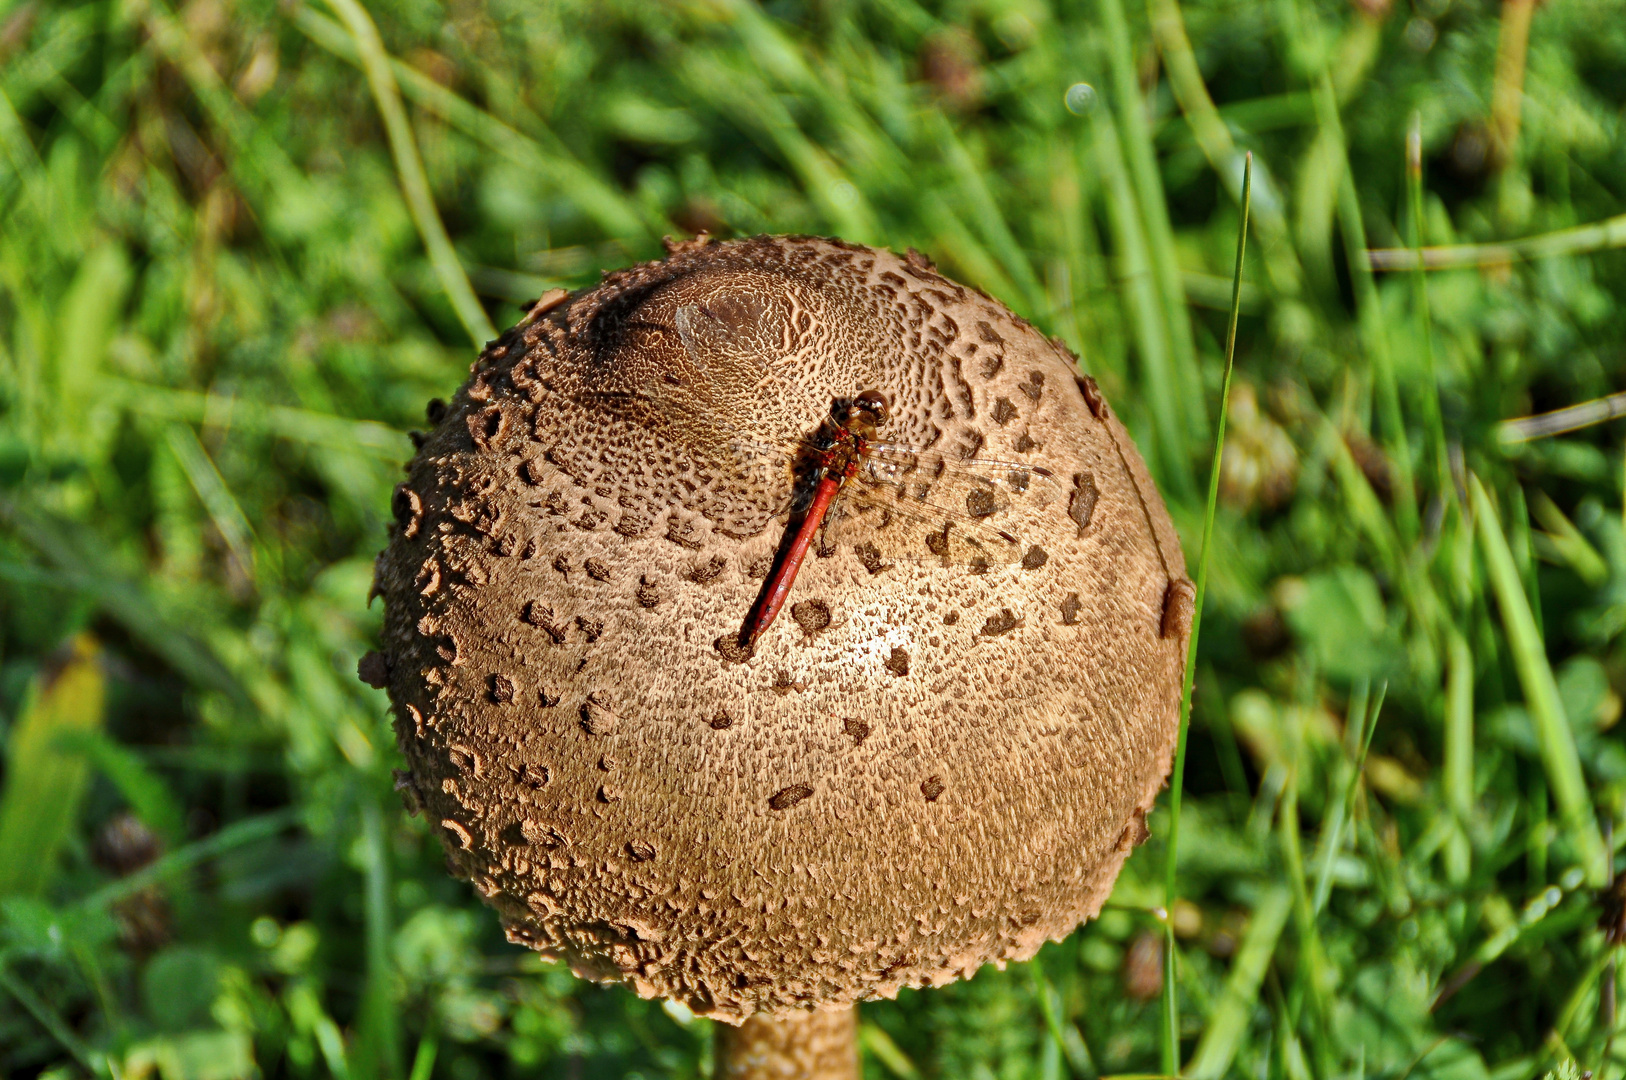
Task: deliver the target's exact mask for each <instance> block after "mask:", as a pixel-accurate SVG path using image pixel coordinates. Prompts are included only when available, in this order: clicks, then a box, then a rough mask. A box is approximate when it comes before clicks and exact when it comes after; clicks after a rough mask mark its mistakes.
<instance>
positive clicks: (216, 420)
mask: <svg viewBox="0 0 1626 1080" xmlns="http://www.w3.org/2000/svg"><path fill="white" fill-rule="evenodd" d="M102 386H103V389H104V392H105V393H107V394H108V395H109V396H111V397H113V398H114V399H116V400H117V401H118V402H119V403H120V404H121V405H123V406H124V407H125V408H127V409H129V410H130V411H132V412H137V413H141V414H143V415H146V416H152V417H156V418H159V419H164V420H175V421H180V422H182V423H187V424H201V425H204V426H206V427H235V428H238V429H241V430H243V431H246V432H252V433H255V434H263V435H272V436H275V437H277V438H281V439H287V440H289V441H290V442H300V443H309V444H310V445H313V446H325V447H329V448H331V449H334V450H354V451H361V452H363V453H367V454H370V455H372V456H374V457H378V458H383V459H384V460H386V461H389V462H390V463H391V464H394V463H395V462H398V461H401V460H402V459H404V458H406V457H408V456H410V454H411V444H410V443H409V442H408V441H407V436H406V434H405V433H404V432H401V431H397V430H395V429H394V428H392V427H389V426H388V425H386V424H380V423H378V422H377V421H374V420H352V419H350V418H349V417H345V416H334V415H332V414H331V413H322V412H315V411H313V410H310V409H298V408H293V407H292V406H288V405H266V404H264V403H262V402H258V401H254V400H252V399H247V398H240V397H235V396H231V395H227V394H215V393H204V392H201V391H197V390H179V389H174V388H171V387H167V386H148V385H146V384H144V383H137V382H130V381H128V380H125V379H117V378H108V379H104V380H103V381H102Z"/></svg>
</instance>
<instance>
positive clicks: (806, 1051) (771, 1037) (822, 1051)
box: [717, 1007, 858, 1080]
mask: <svg viewBox="0 0 1626 1080" xmlns="http://www.w3.org/2000/svg"><path fill="white" fill-rule="evenodd" d="M717 1056H718V1061H719V1068H718V1070H717V1076H718V1080H858V1009H857V1008H856V1007H854V1008H847V1009H835V1010H825V1011H819V1012H805V1013H797V1014H796V1015H795V1016H792V1017H790V1018H788V1019H785V1020H773V1019H770V1018H769V1017H766V1016H761V1015H758V1016H753V1017H751V1018H750V1019H748V1020H747V1021H745V1023H743V1024H741V1025H740V1026H739V1027H729V1026H728V1025H726V1024H719V1025H718V1040H717Z"/></svg>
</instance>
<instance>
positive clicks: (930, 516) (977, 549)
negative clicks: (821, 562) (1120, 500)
mask: <svg viewBox="0 0 1626 1080" xmlns="http://www.w3.org/2000/svg"><path fill="white" fill-rule="evenodd" d="M890 408H891V406H890V403H889V401H888V399H887V397H886V395H885V394H883V393H882V392H881V391H879V390H865V391H863V392H861V393H859V394H857V395H856V396H854V397H852V398H850V399H838V400H837V401H836V402H835V404H834V406H833V407H832V408H831V411H830V415H829V416H828V417H826V418H825V420H824V422H823V423H822V424H821V425H820V427H819V430H818V432H817V434H815V435H814V436H813V437H811V438H810V439H806V440H803V441H802V442H801V443H800V444H798V445H797V446H796V448H795V449H794V450H792V451H790V452H786V451H784V450H781V449H776V448H774V447H765V446H760V445H757V444H753V443H742V442H736V443H734V444H732V445H733V449H734V450H735V452H736V454H737V455H739V457H740V459H741V460H742V461H744V462H746V463H747V465H748V467H763V466H766V467H769V468H785V469H788V470H789V471H790V473H791V475H792V477H793V478H795V480H796V481H799V482H797V483H796V484H795V490H796V492H797V495H796V497H795V498H794V500H793V504H792V505H791V506H790V507H788V508H787V509H788V510H789V511H790V512H791V513H792V514H793V515H794V514H795V513H796V512H797V511H800V515H801V516H800V520H799V521H797V520H796V518H795V517H794V516H793V517H792V522H793V526H792V527H794V529H795V532H794V534H793V535H792V536H791V537H790V542H789V544H788V545H786V546H784V547H783V548H782V553H781V555H780V558H779V560H778V563H777V565H776V566H775V568H774V570H773V572H772V573H771V575H770V577H769V579H768V582H767V584H766V586H765V587H764V589H763V592H762V594H761V595H760V597H759V598H758V600H757V602H756V603H755V605H753V607H752V609H751V611H750V613H749V614H748V615H747V617H746V620H745V625H744V628H743V629H742V631H741V634H740V644H741V645H742V646H744V648H745V649H746V650H748V651H749V650H752V649H754V647H755V644H756V641H757V639H758V638H760V637H761V636H762V634H763V633H764V632H766V631H767V629H768V628H769V627H770V626H772V625H773V622H774V619H775V618H777V617H778V615H779V613H780V611H781V610H783V608H784V606H785V603H786V600H787V599H788V598H789V596H790V593H791V587H792V586H793V585H794V584H795V581H796V575H797V573H798V572H799V571H800V570H801V568H802V565H803V563H805V562H806V560H807V555H808V552H809V551H814V552H815V553H816V554H817V555H820V556H829V555H833V554H835V553H836V552H837V551H838V550H839V549H841V548H844V547H846V548H850V549H851V551H852V553H853V554H854V555H855V556H856V557H857V558H858V559H859V560H860V561H861V562H862V563H863V565H864V566H865V568H866V569H868V570H869V571H870V572H871V573H879V572H881V571H883V570H885V569H887V568H888V567H889V566H891V565H892V564H893V563H894V562H895V561H898V560H907V559H935V560H939V561H941V562H943V563H945V564H956V563H957V564H963V565H967V566H969V567H970V568H971V569H972V571H973V572H975V573H981V572H986V571H987V570H988V569H989V568H990V567H992V566H994V565H997V564H1002V563H1008V562H1014V561H1017V560H1020V559H1022V558H1023V557H1024V555H1029V552H1031V551H1032V548H1031V547H1029V548H1024V546H1023V544H1022V541H1021V539H1020V538H1019V537H1018V536H1017V535H1016V534H1015V533H1014V532H1012V531H1010V529H1009V528H1008V527H1007V525H1008V523H1009V517H1010V513H1009V512H1010V511H1011V510H1013V509H1014V508H1016V507H1017V506H1018V505H1028V506H1033V507H1042V506H1044V505H1048V504H1049V503H1050V502H1052V501H1054V500H1055V499H1056V498H1057V497H1058V496H1059V495H1060V494H1061V492H1060V488H1059V486H1058V484H1057V482H1056V478H1055V476H1054V474H1053V473H1051V471H1050V470H1049V469H1046V468H1044V467H1042V466H1039V465H1034V464H1031V463H1028V462H1017V461H1001V460H996V459H991V458H976V457H971V458H956V457H954V456H952V455H950V454H945V453H943V452H942V451H939V450H931V449H923V448H917V447H912V446H908V445H905V444H902V443H892V442H885V441H882V440H880V439H878V438H877V437H876V432H877V429H879V428H880V427H881V426H882V425H884V424H885V423H886V420H887V417H888V415H889V412H890ZM815 543H817V545H818V546H817V547H815ZM1031 557H1032V556H1031V555H1029V558H1031Z"/></svg>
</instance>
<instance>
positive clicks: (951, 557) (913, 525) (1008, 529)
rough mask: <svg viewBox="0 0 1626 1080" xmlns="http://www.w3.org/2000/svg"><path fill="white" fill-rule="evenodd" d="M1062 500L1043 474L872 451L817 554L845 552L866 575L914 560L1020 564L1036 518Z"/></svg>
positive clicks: (877, 446)
mask: <svg viewBox="0 0 1626 1080" xmlns="http://www.w3.org/2000/svg"><path fill="white" fill-rule="evenodd" d="M1063 498H1064V492H1063V490H1062V488H1061V485H1060V484H1059V483H1058V482H1057V480H1056V477H1055V476H1054V475H1053V474H1052V473H1051V472H1050V471H1049V470H1048V469H1045V468H1043V467H1042V466H1037V465H1033V464H1031V463H1028V462H1020V461H1004V460H1000V459H997V458H958V457H955V456H953V455H950V454H944V453H941V452H939V451H922V450H916V449H913V448H910V447H907V446H903V445H900V444H897V443H871V444H870V453H869V454H868V455H867V456H866V458H865V459H864V462H863V466H862V468H861V469H860V470H859V472H858V474H857V475H856V476H854V477H853V478H852V479H851V480H849V481H847V483H845V484H844V485H842V490H841V493H840V495H839V496H838V498H837V499H836V502H835V505H834V506H832V507H831V511H830V513H829V514H828V515H826V519H825V528H824V530H823V531H822V534H821V537H820V547H819V553H820V554H824V553H826V552H832V553H839V552H843V551H850V552H852V553H853V554H854V555H855V556H857V557H858V559H859V561H860V562H862V563H863V564H864V566H865V567H866V569H869V570H870V572H871V573H879V572H880V570H882V569H884V568H885V566H886V564H888V563H891V562H896V561H920V560H929V561H941V562H943V563H945V564H952V565H960V566H969V567H970V568H972V569H973V570H980V569H986V568H988V567H991V566H998V565H1001V564H1004V563H1009V562H1016V561H1019V560H1021V559H1022V558H1023V557H1024V556H1025V555H1026V554H1027V552H1028V551H1029V550H1030V548H1031V547H1032V541H1031V540H1029V539H1027V537H1026V535H1025V534H1026V533H1027V532H1028V530H1029V529H1030V528H1032V526H1033V524H1034V523H1035V521H1036V518H1037V516H1038V514H1039V513H1040V512H1041V511H1042V510H1043V509H1044V508H1045V507H1047V506H1049V505H1050V504H1051V503H1053V502H1055V501H1057V500H1058V499H1063Z"/></svg>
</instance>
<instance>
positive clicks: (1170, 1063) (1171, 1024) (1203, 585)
mask: <svg viewBox="0 0 1626 1080" xmlns="http://www.w3.org/2000/svg"><path fill="white" fill-rule="evenodd" d="M1252 197H1253V155H1252V154H1249V155H1248V156H1247V158H1246V159H1245V160H1244V162H1243V166H1242V220H1241V222H1240V223H1239V224H1238V226H1237V233H1236V269H1235V271H1234V272H1233V275H1232V285H1231V316H1230V321H1229V323H1228V325H1227V327H1226V331H1225V377H1224V379H1223V381H1222V382H1221V383H1220V407H1219V420H1218V423H1217V424H1216V426H1215V431H1214V460H1213V463H1212V464H1211V465H1210V466H1209V469H1208V502H1207V505H1206V507H1205V508H1204V510H1203V544H1202V547H1201V548H1200V549H1199V551H1198V554H1197V595H1196V597H1195V600H1194V602H1193V607H1192V613H1191V638H1190V640H1189V641H1187V643H1186V669H1185V675H1184V677H1183V678H1182V680H1181V686H1180V721H1179V734H1178V736H1177V737H1176V741H1175V749H1174V768H1173V770H1172V772H1171V775H1170V776H1169V843H1168V847H1167V852H1168V854H1167V856H1166V862H1165V863H1164V867H1163V906H1164V908H1165V910H1166V911H1167V912H1168V918H1169V923H1170V925H1171V926H1172V925H1173V918H1174V901H1175V899H1176V897H1177V896H1178V895H1179V893H1178V880H1177V876H1178V869H1179V856H1180V795H1181V788H1182V786H1183V784H1184V781H1185V773H1186V737H1187V734H1188V731H1189V729H1190V727H1191V688H1192V685H1193V681H1194V678H1195V676H1196V671H1197V637H1198V633H1199V632H1200V631H1201V629H1202V619H1203V598H1204V597H1205V596H1206V595H1207V592H1208V557H1209V554H1210V552H1211V551H1212V549H1213V540H1214V509H1215V507H1216V506H1217V505H1218V504H1219V482H1220V462H1221V460H1222V458H1223V457H1224V455H1225V421H1226V419H1227V417H1228V415H1229V403H1230V398H1231V373H1232V370H1233V369H1234V367H1235V364H1236V324H1237V317H1238V316H1239V314H1240V313H1241V305H1242V259H1243V255H1244V254H1245V253H1246V251H1247V247H1248V209H1249V206H1250V204H1251V201H1252ZM1167 944H1168V946H1169V947H1168V948H1167V949H1165V952H1164V955H1165V958H1166V959H1165V965H1166V966H1165V970H1164V979H1163V1014H1164V1019H1165V1024H1164V1029H1163V1071H1164V1072H1166V1073H1168V1074H1169V1075H1171V1076H1172V1075H1175V1074H1177V1073H1178V1072H1179V1071H1180V1006H1179V999H1178V996H1177V994H1176V992H1175V985H1174V978H1173V973H1174V948H1173V936H1172V934H1171V935H1170V936H1169V940H1168V942H1167Z"/></svg>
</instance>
